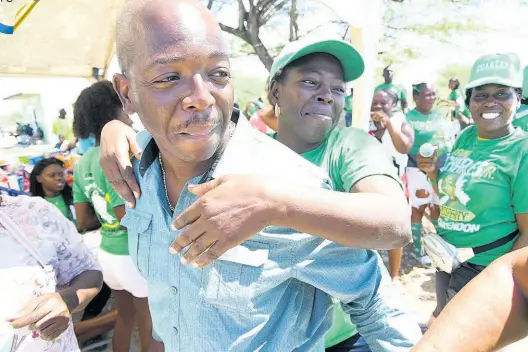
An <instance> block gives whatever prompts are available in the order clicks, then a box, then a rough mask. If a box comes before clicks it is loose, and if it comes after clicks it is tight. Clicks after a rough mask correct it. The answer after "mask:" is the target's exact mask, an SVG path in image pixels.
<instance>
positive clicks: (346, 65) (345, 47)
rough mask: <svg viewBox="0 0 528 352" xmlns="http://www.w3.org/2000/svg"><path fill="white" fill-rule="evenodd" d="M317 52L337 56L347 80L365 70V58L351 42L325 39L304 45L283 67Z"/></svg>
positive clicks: (351, 79) (356, 76)
mask: <svg viewBox="0 0 528 352" xmlns="http://www.w3.org/2000/svg"><path fill="white" fill-rule="evenodd" d="M315 53H327V54H330V55H333V56H335V57H336V58H337V59H338V60H339V62H340V63H341V67H342V69H343V79H344V81H345V82H350V81H353V80H356V79H358V78H359V77H361V75H362V74H363V71H365V64H364V62H363V58H362V57H361V54H360V53H359V52H358V51H357V50H356V48H354V47H353V46H352V45H351V44H349V43H346V42H342V41H338V40H324V41H320V42H316V43H314V44H310V45H307V46H305V47H303V48H302V49H300V50H298V51H297V52H296V53H295V54H293V55H292V56H291V57H290V59H289V60H288V61H286V62H285V63H284V65H283V67H282V68H284V67H286V66H288V65H289V64H291V63H292V62H293V61H295V60H298V59H300V58H301V57H304V56H306V55H310V54H315ZM270 78H272V77H270Z"/></svg>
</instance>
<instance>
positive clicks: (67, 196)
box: [29, 158, 76, 222]
mask: <svg viewBox="0 0 528 352" xmlns="http://www.w3.org/2000/svg"><path fill="white" fill-rule="evenodd" d="M29 191H30V193H31V195H32V196H33V197H42V198H44V199H45V200H47V201H48V202H49V203H51V204H53V205H55V206H56V207H57V208H58V209H59V210H60V212H61V213H62V215H64V216H65V217H66V218H68V220H70V221H73V222H75V221H76V217H75V209H74V207H73V193H72V189H71V188H70V186H68V185H67V184H66V178H65V174H64V163H63V162H62V161H61V160H59V159H56V158H47V159H42V160H40V161H39V162H38V163H37V164H36V165H35V167H34V168H33V170H32V171H31V174H30V176H29Z"/></svg>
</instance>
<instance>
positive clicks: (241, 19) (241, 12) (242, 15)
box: [238, 0, 251, 31]
mask: <svg viewBox="0 0 528 352" xmlns="http://www.w3.org/2000/svg"><path fill="white" fill-rule="evenodd" d="M250 3H251V1H250ZM246 18H247V11H246V8H245V7H244V1H243V0H238V30H239V31H243V30H244V28H245V25H244V23H245V21H246Z"/></svg>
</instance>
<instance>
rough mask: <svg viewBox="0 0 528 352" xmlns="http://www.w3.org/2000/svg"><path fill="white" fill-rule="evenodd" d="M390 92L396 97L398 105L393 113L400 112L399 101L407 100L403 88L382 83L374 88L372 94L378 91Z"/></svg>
mask: <svg viewBox="0 0 528 352" xmlns="http://www.w3.org/2000/svg"><path fill="white" fill-rule="evenodd" d="M382 89H385V90H392V91H393V92H394V93H395V94H396V96H397V97H398V104H397V106H396V108H395V109H394V110H395V111H401V101H402V100H404V99H407V92H406V91H405V87H403V86H401V85H399V84H392V83H382V84H380V85H378V86H377V87H376V89H375V90H374V92H377V91H378V90H382Z"/></svg>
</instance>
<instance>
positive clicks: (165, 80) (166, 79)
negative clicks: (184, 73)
mask: <svg viewBox="0 0 528 352" xmlns="http://www.w3.org/2000/svg"><path fill="white" fill-rule="evenodd" d="M179 79H180V77H178V76H176V75H171V76H167V77H164V78H162V79H160V80H157V81H155V82H154V83H169V82H174V81H177V80H179Z"/></svg>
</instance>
